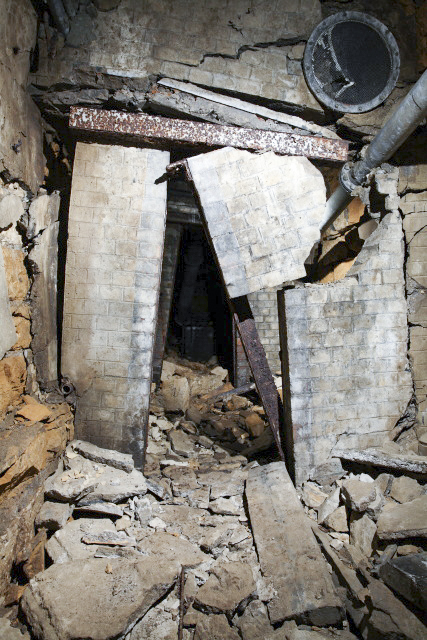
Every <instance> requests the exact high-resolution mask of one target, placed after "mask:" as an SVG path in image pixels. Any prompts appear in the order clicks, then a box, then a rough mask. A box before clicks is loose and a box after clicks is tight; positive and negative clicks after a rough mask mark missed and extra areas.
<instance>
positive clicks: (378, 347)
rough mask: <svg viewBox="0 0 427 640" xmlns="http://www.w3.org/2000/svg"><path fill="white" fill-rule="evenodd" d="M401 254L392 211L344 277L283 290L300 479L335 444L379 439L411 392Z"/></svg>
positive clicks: (380, 441)
mask: <svg viewBox="0 0 427 640" xmlns="http://www.w3.org/2000/svg"><path fill="white" fill-rule="evenodd" d="M403 261H404V244H403V233H402V222H401V218H400V215H399V214H398V212H393V213H390V214H387V215H386V216H385V218H384V219H383V221H382V222H381V224H380V225H379V227H378V228H377V230H376V231H375V232H374V233H373V234H372V235H371V236H370V237H369V238H368V240H367V241H366V242H365V245H364V247H363V249H362V251H361V253H360V254H359V257H358V259H357V260H356V262H355V264H354V265H353V267H352V268H351V269H350V271H349V272H348V274H347V276H346V277H345V278H344V279H343V280H340V281H338V282H336V283H334V284H327V285H306V286H301V287H298V288H295V289H289V290H286V291H285V293H284V296H285V304H286V320H287V330H288V351H289V364H290V370H289V373H290V382H291V394H292V400H291V406H292V421H293V430H294V441H295V462H296V471H297V478H296V479H297V482H298V483H301V482H302V481H304V480H306V479H307V478H308V477H310V476H311V477H315V473H316V467H318V466H319V465H321V464H322V463H325V462H328V461H329V460H330V456H331V452H332V450H333V449H334V447H335V446H336V445H338V446H339V448H340V449H346V448H351V449H363V448H365V447H370V446H381V445H382V444H383V443H384V441H386V440H387V438H388V435H389V433H390V431H391V430H392V429H393V427H394V426H395V424H396V422H397V421H398V420H399V418H400V417H401V415H402V414H403V413H404V411H405V409H406V407H407V405H408V402H409V400H410V399H411V396H412V393H413V384H412V378H411V373H410V368H409V362H408V357H407V340H408V327H407V313H406V311H407V309H406V298H405V288H404V278H403Z"/></svg>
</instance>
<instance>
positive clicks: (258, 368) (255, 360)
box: [231, 301, 285, 462]
mask: <svg viewBox="0 0 427 640" xmlns="http://www.w3.org/2000/svg"><path fill="white" fill-rule="evenodd" d="M231 303H232V304H233V301H231ZM234 320H235V322H236V326H237V330H238V332H239V334H240V337H241V339H242V343H243V348H244V350H245V353H246V357H247V359H248V362H249V366H250V368H251V371H252V375H253V377H254V380H255V385H256V388H257V390H258V393H259V396H260V398H261V402H262V405H263V407H264V410H265V413H266V415H267V418H268V421H269V423H270V427H271V430H272V432H273V436H274V440H275V442H276V446H277V449H278V452H279V456H280V459H281V460H282V461H283V462H285V456H284V453H283V449H282V442H281V437H280V397H279V394H278V391H277V388H276V385H275V384H274V380H273V376H272V373H271V370H270V367H269V365H268V361H267V356H266V355H265V351H264V347H263V346H262V344H261V340H260V339H259V334H258V331H257V328H256V325H255V320H254V319H253V318H246V319H244V320H240V319H239V315H238V313H235V314H234Z"/></svg>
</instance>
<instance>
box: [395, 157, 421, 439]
mask: <svg viewBox="0 0 427 640" xmlns="http://www.w3.org/2000/svg"><path fill="white" fill-rule="evenodd" d="M426 184H427V165H421V166H408V167H402V168H401V169H400V176H399V191H400V192H403V193H404V195H403V196H402V197H401V200H400V209H401V211H402V213H403V230H404V232H405V239H406V246H407V259H406V265H405V266H406V281H407V282H406V285H407V293H408V319H409V338H410V340H409V356H410V358H411V363H412V371H413V376H414V384H415V395H416V400H417V405H418V411H419V413H418V421H419V422H420V423H421V424H422V425H423V426H427V276H426V273H427V191H426V190H425V187H426Z"/></svg>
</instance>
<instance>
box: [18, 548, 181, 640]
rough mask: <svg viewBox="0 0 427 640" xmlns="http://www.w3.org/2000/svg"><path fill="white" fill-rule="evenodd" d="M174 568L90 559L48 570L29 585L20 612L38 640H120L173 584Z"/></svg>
mask: <svg viewBox="0 0 427 640" xmlns="http://www.w3.org/2000/svg"><path fill="white" fill-rule="evenodd" d="M179 570H180V567H179V565H178V563H172V562H161V561H159V560H158V559H157V558H156V559H152V558H143V559H141V560H127V559H124V558H111V559H109V560H108V566H107V561H106V559H105V558H104V559H101V558H92V559H88V560H82V561H80V560H78V561H75V562H70V563H68V564H67V565H66V566H65V565H53V566H52V567H49V569H47V571H45V572H44V573H41V574H40V575H38V576H37V577H36V578H34V579H33V580H32V581H31V584H30V586H29V587H28V588H27V589H26V591H25V594H24V596H23V598H22V609H23V611H24V614H25V616H26V618H27V621H28V622H29V624H30V625H31V628H32V630H33V632H34V634H35V635H36V637H37V638H45V639H46V640H77V638H91V640H110V639H111V640H113V638H122V637H123V636H124V635H125V634H126V633H127V632H128V631H130V629H131V628H132V627H133V626H134V624H135V623H136V622H137V621H138V620H139V619H140V618H142V616H143V615H145V613H146V612H147V611H148V610H149V609H150V607H151V606H152V605H153V604H154V603H155V602H157V600H158V599H159V598H161V597H162V596H163V595H164V594H165V593H166V591H168V590H169V589H170V588H171V586H172V585H173V584H174V583H175V582H176V579H177V577H178V573H179Z"/></svg>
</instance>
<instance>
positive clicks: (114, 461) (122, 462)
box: [70, 440, 135, 473]
mask: <svg viewBox="0 0 427 640" xmlns="http://www.w3.org/2000/svg"><path fill="white" fill-rule="evenodd" d="M70 446H71V447H72V448H73V449H74V451H77V453H79V454H80V455H81V456H83V457H84V458H87V459H88V460H92V461H93V462H101V463H102V464H106V465H108V466H109V467H115V468H116V469H122V470H123V471H127V472H128V473H130V472H131V471H132V470H133V469H134V466H135V465H134V462H133V458H132V456H131V455H130V454H127V453H120V452H119V451H113V450H112V449H102V448H101V447H97V446H96V445H95V444H92V443H91V442H85V441H83V440H74V441H73V442H71V445H70Z"/></svg>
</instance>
